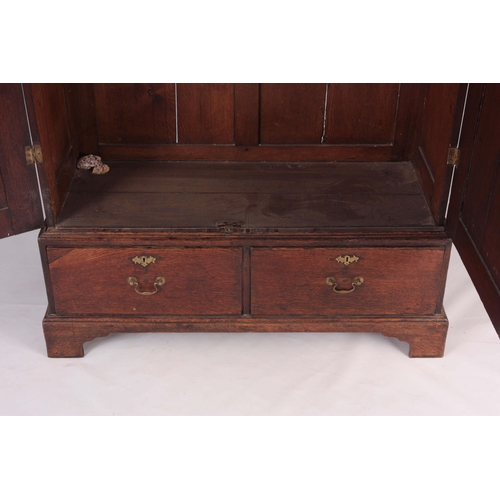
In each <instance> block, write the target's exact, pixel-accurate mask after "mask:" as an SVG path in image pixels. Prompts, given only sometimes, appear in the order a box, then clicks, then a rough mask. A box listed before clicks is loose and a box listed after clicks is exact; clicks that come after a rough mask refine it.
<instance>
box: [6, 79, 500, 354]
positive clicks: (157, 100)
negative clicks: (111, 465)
mask: <svg viewBox="0 0 500 500" xmlns="http://www.w3.org/2000/svg"><path fill="white" fill-rule="evenodd" d="M499 87H500V86H498V85H492V84H488V85H479V84H475V85H470V86H468V85H459V84H262V85H258V84H94V85H92V84H25V85H22V86H21V85H11V84H6V85H1V86H0V98H1V99H0V106H1V111H2V116H3V117H5V119H4V120H3V121H2V123H1V124H0V126H1V130H0V132H1V145H0V160H1V163H0V173H1V177H0V204H2V206H3V207H4V208H3V209H2V210H0V231H2V236H7V235H8V234H12V233H15V232H21V231H24V230H29V229H32V228H34V227H37V226H40V225H41V219H42V216H41V205H42V203H43V205H44V208H45V215H46V217H45V218H46V221H45V225H44V227H43V229H42V231H41V233H40V237H39V244H40V251H41V257H42V265H43V268H44V272H45V277H46V284H47V294H48V302H49V305H48V310H47V315H46V317H45V319H44V323H43V325H44V332H45V338H46V341H47V349H48V354H49V356H55V357H64V356H82V355H83V344H84V342H87V341H90V340H92V339H94V338H96V337H99V336H104V335H108V334H109V333H113V332H142V331H152V332H169V331H186V332H191V331H209V332H210V331H223V332H251V331H264V332H271V331H303V332H310V331H316V332H321V331H349V332H357V331H373V332H381V333H383V334H384V335H386V336H391V337H396V338H398V339H400V340H403V341H406V342H408V343H409V344H410V356H419V357H421V356H430V357H433V356H434V357H435V356H442V355H443V352H444V347H445V340H446V332H447V328H448V321H447V319H446V315H445V312H444V310H443V307H442V299H443V293H444V287H445V282H446V273H447V266H448V260H449V254H450V247H451V241H452V240H451V238H454V241H455V242H456V244H457V246H458V248H459V250H460V251H461V254H462V256H463V257H464V260H465V262H466V264H467V266H468V268H469V269H470V270H471V274H472V277H473V280H474V282H475V283H476V286H477V287H478V290H479V293H480V295H481V297H482V298H483V301H484V302H485V305H486V307H487V310H488V312H489V313H490V314H491V315H492V320H493V322H494V324H495V326H496V327H497V329H498V328H499V327H500V316H499V313H498V311H499V310H500V295H499V293H498V286H499V284H500V283H499V279H500V278H499V275H498V272H497V269H498V268H499V267H498V266H499V257H498V252H497V251H493V252H492V251H491V250H492V249H495V248H496V247H497V246H498V245H497V240H498V237H497V236H496V235H497V234H500V233H499V231H498V225H499V222H500V221H499V218H498V215H497V214H498V210H497V209H496V208H498V207H497V205H498V199H500V196H499V195H500V184H499V182H498V179H499V178H500V176H499V175H498V161H496V160H495V159H497V158H498V151H497V149H498V144H499V143H500V120H499V119H498V116H499V111H500V91H499ZM25 109H26V111H25ZM464 110H465V111H464ZM462 117H464V120H463V122H462ZM28 125H29V129H28ZM29 131H31V137H32V139H33V141H30V134H29ZM460 131H462V132H460ZM460 137H461V139H460V140H461V143H460V145H459V144H458V140H459V138H460ZM459 151H460V152H461V158H460V160H459V159H458V152H459ZM88 154H96V155H99V156H101V157H102V158H103V161H105V163H107V164H108V165H109V166H110V171H109V172H108V173H106V174H104V175H93V174H92V173H91V172H90V171H88V170H78V169H76V162H77V160H78V158H80V157H82V156H84V155H88ZM35 164H36V168H37V170H38V178H39V183H40V192H41V194H42V196H41V198H42V200H41V201H40V199H39V195H38V193H39V189H38V181H37V178H36V175H35ZM457 165H458V169H457ZM485 166H486V167H485ZM485 168H486V170H484V169H485ZM480 169H483V170H481V172H480ZM453 179H454V182H453V188H452V189H451V185H452V180H453ZM485 186H488V188H489V189H490V191H489V192H488V193H489V194H488V196H484V192H485ZM450 189H451V191H450ZM450 192H451V196H450ZM448 201H449V208H448ZM447 210H448V212H447Z"/></svg>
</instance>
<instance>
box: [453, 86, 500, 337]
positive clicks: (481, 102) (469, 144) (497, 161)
mask: <svg viewBox="0 0 500 500" xmlns="http://www.w3.org/2000/svg"><path fill="white" fill-rule="evenodd" d="M460 150H461V158H460V163H459V167H458V171H457V174H456V179H455V182H454V185H453V190H452V194H451V200H450V208H449V217H448V220H447V228H448V231H449V233H450V234H451V236H452V237H453V241H454V243H455V245H456V246H457V249H458V251H459V252H460V255H461V257H462V260H463V261H464V264H465V266H466V268H467V270H468V271H469V274H470V276H471V279H472V281H473V282H474V285H475V286H476V288H477V290H478V293H479V296H480V297H481V299H482V301H483V303H484V306H485V308H486V310H487V312H488V314H489V315H490V318H491V321H492V322H493V325H494V326H495V328H496V330H497V332H498V333H499V334H500V252H499V248H500V84H487V85H484V84H474V85H470V88H469V92H468V98H467V106H466V111H465V117H464V123H463V130H462V138H461V142H460Z"/></svg>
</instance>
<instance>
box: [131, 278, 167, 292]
mask: <svg viewBox="0 0 500 500" xmlns="http://www.w3.org/2000/svg"><path fill="white" fill-rule="evenodd" d="M166 281H167V280H166V279H165V278H163V277H162V276H158V277H157V278H156V279H155V282H154V283H153V286H154V287H155V290H154V292H141V291H140V290H139V289H138V287H139V281H138V280H137V278H136V277H135V276H130V277H128V278H127V283H128V284H129V285H130V286H133V287H134V290H135V291H136V293H138V294H139V295H154V294H155V293H156V292H157V291H158V287H159V286H163V285H164V284H165V283H166Z"/></svg>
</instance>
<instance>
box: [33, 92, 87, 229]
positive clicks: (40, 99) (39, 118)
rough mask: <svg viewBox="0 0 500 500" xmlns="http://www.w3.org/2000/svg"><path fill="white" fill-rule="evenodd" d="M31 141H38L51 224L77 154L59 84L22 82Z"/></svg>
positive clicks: (41, 177) (67, 184) (64, 193)
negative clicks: (40, 149)
mask: <svg viewBox="0 0 500 500" xmlns="http://www.w3.org/2000/svg"><path fill="white" fill-rule="evenodd" d="M24 89H25V95H26V107H27V111H28V118H29V122H30V130H31V134H32V136H33V141H34V143H38V144H41V146H42V150H43V162H42V163H39V164H37V167H38V172H39V176H38V177H39V180H40V186H41V189H42V194H43V202H44V206H45V213H46V219H47V223H48V224H49V225H53V224H54V222H55V220H56V219H57V216H58V214H59V211H60V210H61V206H62V204H63V202H64V199H65V198H66V194H67V192H68V188H69V185H70V183H71V179H72V177H73V173H74V171H75V167H76V162H77V159H78V156H79V150H78V139H77V137H75V136H74V133H76V132H77V131H78V127H77V126H76V124H75V125H74V126H73V124H72V123H71V121H72V120H73V119H74V118H75V117H74V116H71V115H70V113H69V106H68V103H67V100H66V95H65V86H64V85H63V84H29V85H24Z"/></svg>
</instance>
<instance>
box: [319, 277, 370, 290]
mask: <svg viewBox="0 0 500 500" xmlns="http://www.w3.org/2000/svg"><path fill="white" fill-rule="evenodd" d="M363 281H365V280H364V279H363V278H362V277H361V276H356V277H355V278H354V279H353V280H352V283H351V286H352V288H350V289H349V290H339V289H337V280H336V279H335V278H334V277H333V276H328V278H326V283H327V284H328V285H330V286H332V287H333V291H334V292H335V293H352V292H354V290H356V287H357V286H359V285H362V284H363Z"/></svg>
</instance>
